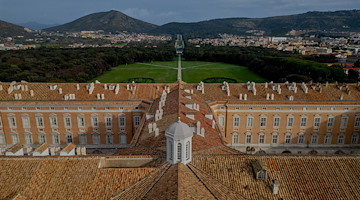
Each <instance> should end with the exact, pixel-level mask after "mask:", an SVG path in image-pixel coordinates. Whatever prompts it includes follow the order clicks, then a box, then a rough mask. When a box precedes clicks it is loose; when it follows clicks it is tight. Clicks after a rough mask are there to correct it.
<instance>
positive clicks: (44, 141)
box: [39, 133, 46, 144]
mask: <svg viewBox="0 0 360 200" xmlns="http://www.w3.org/2000/svg"><path fill="white" fill-rule="evenodd" d="M39 143H40V144H44V143H46V137H45V134H43V133H39Z"/></svg>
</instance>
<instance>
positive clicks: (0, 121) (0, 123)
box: [0, 117, 3, 127]
mask: <svg viewBox="0 0 360 200" xmlns="http://www.w3.org/2000/svg"><path fill="white" fill-rule="evenodd" d="M2 126H3V124H2V120H1V117H0V127H2Z"/></svg>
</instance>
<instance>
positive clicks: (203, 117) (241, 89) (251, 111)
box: [0, 81, 360, 154]
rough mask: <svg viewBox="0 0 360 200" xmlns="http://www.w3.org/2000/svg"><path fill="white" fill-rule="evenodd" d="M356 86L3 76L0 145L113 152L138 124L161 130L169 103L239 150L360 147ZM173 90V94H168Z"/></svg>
mask: <svg viewBox="0 0 360 200" xmlns="http://www.w3.org/2000/svg"><path fill="white" fill-rule="evenodd" d="M359 88H360V87H359V84H315V83H307V84H305V83H297V84H296V83H281V84H279V83H272V82H270V83H265V84H255V83H246V84H228V83H226V82H224V83H223V84H204V83H199V84H187V83H184V82H181V81H178V82H177V83H172V84H137V83H132V84H104V83H80V84H76V83H28V82H25V81H22V82H12V83H0V100H1V103H0V117H1V118H0V148H1V149H2V152H4V151H5V149H6V148H9V147H11V146H13V145H15V144H18V143H19V144H22V145H24V146H25V147H31V148H33V149H35V148H36V147H38V146H40V145H41V144H43V143H47V144H49V146H54V147H56V146H59V147H64V146H66V145H67V144H68V143H73V144H76V145H77V146H84V147H86V148H87V149H88V153H92V152H94V151H97V152H108V151H109V152H112V150H117V149H123V148H127V147H130V146H131V145H130V144H135V143H136V142H137V141H138V140H139V139H141V137H150V136H144V135H142V136H141V137H140V135H141V133H142V132H147V133H149V134H150V133H154V134H155V133H156V135H159V134H160V133H162V132H163V131H165V129H166V127H161V126H160V125H159V124H161V123H162V121H166V120H169V119H168V118H167V117H165V116H163V115H164V110H163V108H162V107H164V105H168V106H169V105H170V107H169V109H170V110H171V109H175V111H174V113H177V116H178V117H179V116H180V117H181V118H182V121H184V122H186V123H187V124H188V125H189V126H190V127H191V128H192V130H193V131H194V133H196V135H199V136H201V137H206V134H207V133H209V132H215V133H216V134H218V135H220V136H221V139H222V142H223V143H224V144H225V145H227V146H230V147H232V148H235V149H237V150H239V151H241V152H246V153H296V154H307V153H321V154H333V153H349V154H353V153H360V149H359V148H360V143H359V137H360V136H359V129H360V89H359ZM172 93H176V96H174V97H172V98H171V100H168V99H166V98H167V97H168V96H173V95H170V94H172ZM178 104H179V105H180V106H178ZM172 118H174V120H173V121H176V117H172ZM172 118H171V119H172ZM154 124H155V125H154ZM156 129H158V130H156ZM151 137H153V136H151ZM31 148H30V151H31Z"/></svg>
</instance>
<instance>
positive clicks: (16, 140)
mask: <svg viewBox="0 0 360 200" xmlns="http://www.w3.org/2000/svg"><path fill="white" fill-rule="evenodd" d="M11 140H12V143H13V144H17V143H19V136H18V134H17V133H12V134H11Z"/></svg>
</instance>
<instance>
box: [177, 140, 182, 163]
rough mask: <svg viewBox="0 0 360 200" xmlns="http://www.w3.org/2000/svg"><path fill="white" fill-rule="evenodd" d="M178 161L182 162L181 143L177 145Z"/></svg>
mask: <svg viewBox="0 0 360 200" xmlns="http://www.w3.org/2000/svg"><path fill="white" fill-rule="evenodd" d="M177 159H178V160H179V161H181V143H178V145H177Z"/></svg>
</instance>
